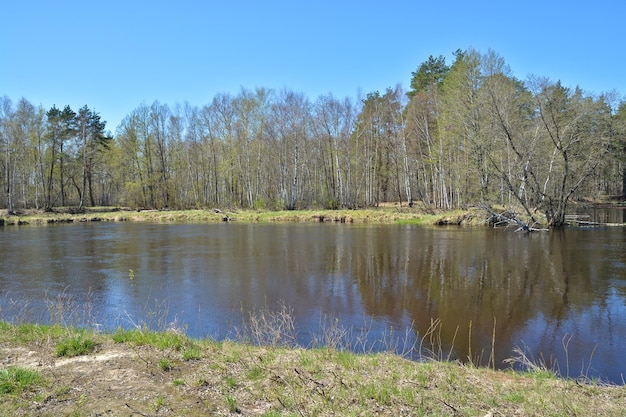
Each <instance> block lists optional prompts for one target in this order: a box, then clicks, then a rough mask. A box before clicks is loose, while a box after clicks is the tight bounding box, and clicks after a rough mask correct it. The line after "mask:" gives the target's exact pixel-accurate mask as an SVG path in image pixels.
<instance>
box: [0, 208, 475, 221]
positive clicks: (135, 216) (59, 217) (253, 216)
mask: <svg viewBox="0 0 626 417" xmlns="http://www.w3.org/2000/svg"><path fill="white" fill-rule="evenodd" d="M483 219H484V216H483V215H482V213H480V212H478V211H476V210H467V211H452V212H441V213H436V214H433V213H429V212H428V211H427V210H425V209H424V208H420V207H417V206H416V207H413V208H409V207H406V206H402V207H400V206H399V205H397V204H396V205H385V206H381V207H379V208H369V209H359V210H347V209H344V210H292V211H286V210H285V211H265V210H215V209H211V210H140V211H137V210H129V209H115V208H88V209H87V210H86V211H85V212H82V213H72V210H70V209H65V210H57V211H56V212H53V213H47V212H43V211H41V210H25V211H22V212H20V213H18V214H17V215H8V214H7V213H6V210H4V213H0V224H4V225H27V224H31V225H47V224H56V223H82V222H99V221H132V222H155V223H219V222H224V221H235V222H242V223H272V222H282V223H301V222H324V223H327V222H330V223H359V224H383V223H407V224H408V223H411V224H425V225H447V224H454V225H458V224H479V223H480V222H481V221H482V220H483Z"/></svg>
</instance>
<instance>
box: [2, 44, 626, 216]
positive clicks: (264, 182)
mask: <svg viewBox="0 0 626 417" xmlns="http://www.w3.org/2000/svg"><path fill="white" fill-rule="evenodd" d="M454 58H455V59H454V62H452V63H451V64H450V65H448V64H447V63H446V61H445V58H444V57H443V56H439V57H433V56H430V57H429V58H428V60H426V61H425V62H423V63H422V64H421V65H420V66H419V67H418V69H417V70H416V71H415V72H413V73H412V78H411V84H410V89H409V90H408V91H405V90H403V88H402V87H401V86H400V85H398V86H396V87H390V88H387V89H386V90H385V91H383V92H378V91H375V92H371V93H368V94H366V96H365V97H364V98H362V99H359V100H353V99H350V98H336V97H334V96H333V95H332V94H328V95H323V96H320V97H318V98H317V99H315V100H314V101H311V100H310V99H309V98H308V97H306V96H305V95H304V94H302V93H298V92H294V91H292V90H288V89H284V90H280V91H274V90H270V89H266V88H256V89H242V90H241V91H239V92H238V93H237V94H235V95H232V94H228V93H220V94H217V95H216V96H215V97H213V99H212V101H211V102H210V103H207V104H206V105H203V106H191V105H189V104H184V105H175V106H173V107H170V106H168V105H167V104H163V103H159V102H154V103H152V104H145V103H143V104H140V105H139V106H138V107H137V108H136V109H134V110H132V111H131V112H130V113H129V114H128V115H127V116H126V117H125V118H124V119H123V121H122V122H121V123H120V125H119V126H117V129H116V131H115V134H113V135H112V134H109V133H108V132H107V131H106V123H105V122H104V121H103V120H102V119H101V117H100V115H99V114H98V113H97V112H96V111H95V110H93V109H89V108H88V106H84V107H83V108H81V109H79V110H78V112H75V111H73V110H72V109H71V108H70V107H69V106H65V107H64V108H63V109H60V108H57V107H56V106H53V107H52V108H50V109H43V108H41V106H40V107H36V106H34V105H33V104H31V103H30V102H28V100H26V99H24V98H22V99H20V100H19V101H18V102H17V103H13V102H12V101H11V99H9V98H8V97H3V98H1V99H0V167H1V172H0V183H1V184H2V187H3V192H2V195H1V196H0V206H3V207H5V208H7V209H8V210H9V211H10V212H12V211H15V210H17V209H19V208H39V209H45V210H52V209H53V208H54V207H59V206H72V207H76V208H78V209H82V208H83V207H84V206H87V205H88V206H99V205H105V206H128V207H133V208H156V209H159V208H203V207H217V206H219V207H242V208H266V209H296V208H304V207H325V208H331V209H333V208H340V207H348V208H358V207H365V206H376V205H378V204H379V203H382V202H386V201H400V202H402V204H404V203H406V204H407V205H412V204H413V203H414V202H421V203H422V204H423V205H425V206H426V207H427V208H431V209H433V210H434V209H453V208H462V207H467V206H470V205H476V204H486V205H491V204H504V205H516V206H518V207H521V208H522V209H523V210H525V211H526V213H527V214H528V215H530V216H531V217H533V216H536V213H537V212H540V213H541V214H544V215H545V217H546V219H547V221H548V223H549V224H550V226H552V227H559V226H561V225H563V223H564V221H565V213H566V210H567V207H568V204H569V203H571V201H573V200H574V199H583V198H597V197H599V196H606V195H623V194H624V193H625V192H626V164H625V162H626V161H625V160H626V158H625V156H626V103H625V102H624V101H620V98H619V97H617V95H616V94H615V93H604V94H601V95H597V96H596V95H592V94H589V93H586V92H584V91H583V90H582V89H580V88H578V87H576V88H574V89H572V88H569V87H565V86H563V85H562V84H561V83H560V82H559V81H556V82H555V81H551V80H549V79H547V78H541V77H530V78H529V79H528V80H526V81H521V80H519V79H517V78H515V77H514V76H513V75H512V73H511V70H510V68H509V67H508V66H507V65H506V64H505V62H504V59H503V58H502V57H500V56H499V55H498V54H497V53H495V52H493V51H488V52H487V53H484V54H483V53H480V52H478V51H476V50H473V49H468V50H464V51H462V50H458V51H456V52H455V54H454Z"/></svg>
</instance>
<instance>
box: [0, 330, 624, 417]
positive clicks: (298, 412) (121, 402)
mask: <svg viewBox="0 0 626 417" xmlns="http://www.w3.org/2000/svg"><path fill="white" fill-rule="evenodd" d="M0 330H1V332H0V341H1V344H0V354H1V355H2V359H3V365H2V370H0V415H14V416H27V415H38V416H57V415H102V416H105V415H106V416H117V415H141V416H161V415H164V416H165V415H176V416H178V415H180V416H182V415H184V416H201V415H202V416H203V415H233V416H234V415H246V416H265V417H270V416H308V415H318V416H330V415H346V416H347V415H381V416H398V415H405V416H424V415H437V416H481V417H483V416H485V417H486V416H503V415H507V416H512V415H520V416H521V415H524V416H529V415H542V416H543V415H551V416H572V415H580V416H588V415H595V416H620V415H621V416H624V415H626V411H625V410H626V390H625V389H624V387H623V386H622V387H620V386H610V385H603V384H600V383H597V382H593V381H584V382H580V381H575V380H564V379H558V378H556V377H555V376H554V374H553V373H551V372H549V371H547V370H545V369H541V368H533V369H530V370H529V371H528V372H513V371H494V370H490V369H486V368H474V367H471V366H465V365H460V364H457V363H451V362H444V361H428V362H414V361H409V360H406V359H403V358H401V357H399V356H396V355H391V354H384V353H380V354H370V355H357V354H353V353H349V352H344V351H339V350H335V349H332V348H317V349H300V348H286V347H280V346H274V347H271V346H269V347H268V346H252V345H249V344H244V343H235V342H231V341H224V342H215V341H212V340H195V339H189V338H187V337H186V336H184V335H183V334H181V333H180V332H176V331H164V332H150V331H146V330H124V331H123V330H119V331H117V332H115V333H112V334H102V333H97V332H94V331H90V330H78V329H74V328H67V327H63V326H59V325H54V326H38V325H31V324H22V325H13V324H7V323H3V322H0Z"/></svg>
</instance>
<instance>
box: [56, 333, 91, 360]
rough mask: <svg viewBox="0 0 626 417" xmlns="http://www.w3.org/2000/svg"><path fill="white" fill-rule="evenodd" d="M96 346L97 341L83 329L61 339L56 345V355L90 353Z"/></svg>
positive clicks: (69, 355) (68, 355) (66, 355)
mask: <svg viewBox="0 0 626 417" xmlns="http://www.w3.org/2000/svg"><path fill="white" fill-rule="evenodd" d="M96 346H97V343H96V341H95V340H94V339H92V338H91V337H90V336H89V335H88V334H87V332H85V331H81V332H79V333H78V334H75V335H72V336H70V337H68V338H66V339H64V340H61V341H59V342H58V343H57V345H56V355H57V356H58V357H73V356H81V355H88V354H90V353H91V352H93V351H94V350H95V348H96Z"/></svg>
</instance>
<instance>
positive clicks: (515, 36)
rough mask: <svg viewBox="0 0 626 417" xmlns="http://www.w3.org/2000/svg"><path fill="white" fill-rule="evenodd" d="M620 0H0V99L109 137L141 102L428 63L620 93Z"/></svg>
mask: <svg viewBox="0 0 626 417" xmlns="http://www.w3.org/2000/svg"><path fill="white" fill-rule="evenodd" d="M625 16H626V2H623V1H622V0H610V1H607V0H596V1H593V2H591V1H577V0H570V1H560V0H557V1H551V0H537V1H535V0H529V1H510V2H504V1H501V0H500V1H480V0H476V1H473V2H469V1H456V0H452V1H442V2H436V1H433V0H430V1H408V0H407V1H400V0H385V1H367V0H361V1H351V0H350V1H340V0H335V1H326V0H322V1H315V2H312V1H307V2H304V1H278V0H265V1H236V0H235V1H219V2H218V1H209V0H204V1H202V0H193V1H192V0H176V1H173V0H172V1H159V0H154V1H143V0H135V1H133V0H125V1H118V0H100V1H78V0H76V1H74V0H67V1H65V0H57V1H49V0H39V1H35V0H20V1H15V0H0V96H2V95H6V96H8V97H9V98H11V99H12V100H13V101H14V102H16V101H18V100H19V99H20V98H21V97H24V98H26V99H28V100H29V101H31V102H32V103H33V104H35V105H42V106H44V108H46V109H47V108H49V107H51V106H52V105H53V104H56V105H57V107H63V106H64V105H66V104H69V105H70V106H71V107H72V108H73V109H74V110H77V109H78V108H80V107H82V106H83V105H85V104H86V105H88V106H89V107H90V108H91V109H93V110H95V111H97V112H98V113H100V115H101V116H102V118H103V119H104V120H106V121H107V122H108V123H107V128H108V129H110V130H111V131H114V130H115V127H116V126H117V125H118V124H119V122H120V121H121V120H122V118H123V117H124V116H126V115H127V114H129V113H130V112H131V111H132V110H134V109H135V108H137V107H138V106H139V105H140V104H141V103H148V104H150V103H152V102H153V101H155V100H158V101H159V102H161V103H166V104H168V105H170V106H174V105H175V104H176V103H181V104H182V103H184V102H188V103H190V104H192V105H198V106H201V105H204V104H208V103H209V102H210V101H211V100H212V99H213V97H214V96H215V94H217V93H231V94H234V95H236V94H237V93H238V92H239V91H240V89H241V88H242V87H244V88H248V89H253V88H255V87H266V88H272V89H276V90H280V89H283V88H287V89H291V90H294V91H297V92H302V93H304V94H305V95H307V96H308V97H309V99H311V100H315V99H316V98H317V97H318V96H320V95H323V94H328V93H332V94H333V95H334V96H335V97H341V98H343V97H346V96H348V97H351V98H354V99H356V98H357V97H358V95H359V94H361V96H364V95H365V94H366V93H368V92H373V91H376V90H378V91H383V90H384V89H385V88H387V87H393V86H395V85H396V84H398V83H400V84H402V85H403V86H404V87H405V88H408V87H409V83H410V79H411V72H412V71H415V70H416V69H417V68H418V66H419V65H420V63H422V62H423V61H425V60H426V59H427V58H428V56H429V55H434V56H438V55H444V56H445V57H446V58H447V62H448V63H451V62H452V60H453V55H452V52H453V51H455V50H457V49H459V48H460V49H467V48H470V47H472V48H475V49H477V50H478V51H479V52H482V53H486V52H487V51H488V50H489V49H492V50H494V51H495V52H497V53H498V54H499V55H500V56H502V57H503V58H504V59H505V61H506V63H507V64H509V66H510V67H511V70H512V72H513V75H515V76H516V77H517V78H520V79H526V78H527V76H528V75H529V74H535V75H538V76H545V77H549V78H550V79H553V80H561V81H562V82H563V84H564V85H566V86H571V87H574V86H576V85H579V86H580V87H581V88H583V89H584V90H585V91H587V92H589V93H596V94H599V93H603V92H608V91H611V90H616V91H617V92H618V93H619V94H620V95H621V96H623V95H626V71H625V69H626V22H625Z"/></svg>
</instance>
